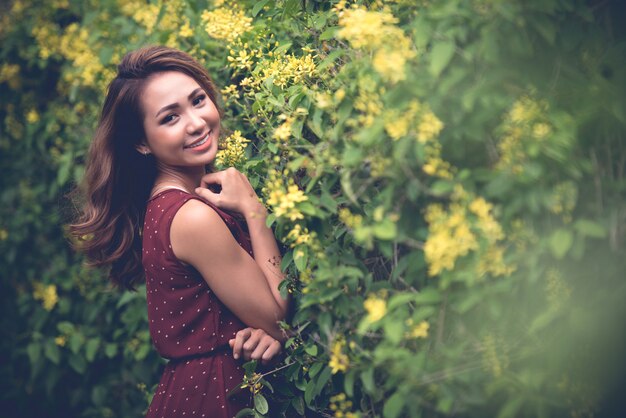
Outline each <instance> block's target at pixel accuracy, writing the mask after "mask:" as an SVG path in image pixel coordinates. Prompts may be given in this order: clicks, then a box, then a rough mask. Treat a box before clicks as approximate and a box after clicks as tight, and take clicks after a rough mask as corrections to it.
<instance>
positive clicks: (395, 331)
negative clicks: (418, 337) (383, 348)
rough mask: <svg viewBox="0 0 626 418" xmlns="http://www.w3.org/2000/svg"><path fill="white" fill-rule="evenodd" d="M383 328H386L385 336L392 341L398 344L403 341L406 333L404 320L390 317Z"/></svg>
mask: <svg viewBox="0 0 626 418" xmlns="http://www.w3.org/2000/svg"><path fill="white" fill-rule="evenodd" d="M383 328H384V329H385V336H386V337H387V338H388V339H389V341H390V342H391V343H393V344H398V343H399V342H400V341H402V337H403V335H404V324H403V323H402V321H396V320H393V319H389V320H387V321H385V324H384V326H383Z"/></svg>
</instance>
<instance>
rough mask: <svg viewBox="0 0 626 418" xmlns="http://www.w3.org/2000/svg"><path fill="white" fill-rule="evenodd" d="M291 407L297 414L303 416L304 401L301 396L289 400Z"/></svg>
mask: <svg viewBox="0 0 626 418" xmlns="http://www.w3.org/2000/svg"><path fill="white" fill-rule="evenodd" d="M291 406H293V409H295V410H296V412H297V413H298V414H300V415H304V400H303V399H302V396H298V397H297V398H293V399H292V400H291Z"/></svg>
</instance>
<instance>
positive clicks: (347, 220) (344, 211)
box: [339, 208, 363, 229]
mask: <svg viewBox="0 0 626 418" xmlns="http://www.w3.org/2000/svg"><path fill="white" fill-rule="evenodd" d="M339 220H340V221H341V222H343V223H344V224H345V225H346V226H347V227H348V228H350V229H355V228H358V227H359V226H361V225H362V224H363V216H361V215H359V214H356V215H355V214H353V213H352V212H351V211H350V209H348V208H341V209H339Z"/></svg>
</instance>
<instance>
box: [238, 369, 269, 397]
mask: <svg viewBox="0 0 626 418" xmlns="http://www.w3.org/2000/svg"><path fill="white" fill-rule="evenodd" d="M262 379H263V375H261V374H260V373H252V375H251V376H248V375H247V374H246V375H245V376H244V377H243V383H242V384H241V385H240V387H241V388H242V389H245V388H249V390H250V392H251V393H252V394H253V395H256V394H257V393H259V392H260V391H261V389H262V388H263V383H262V382H261V380H262Z"/></svg>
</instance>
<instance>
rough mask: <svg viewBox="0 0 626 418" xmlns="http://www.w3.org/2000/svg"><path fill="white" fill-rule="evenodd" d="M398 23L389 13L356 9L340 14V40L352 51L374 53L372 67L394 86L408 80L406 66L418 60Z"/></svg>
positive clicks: (341, 11) (355, 7) (340, 12)
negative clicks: (347, 44) (352, 49)
mask: <svg viewBox="0 0 626 418" xmlns="http://www.w3.org/2000/svg"><path fill="white" fill-rule="evenodd" d="M397 22H398V20H397V19H396V18H395V17H394V16H393V15H392V14H391V13H390V12H388V11H386V10H383V11H370V10H367V9H366V8H365V7H363V6H357V5H354V6H353V7H352V8H350V9H345V10H343V9H342V10H340V11H339V26H340V27H341V29H340V30H339V32H338V33H337V36H338V37H339V38H343V39H346V40H347V41H348V42H349V43H350V46H352V47H353V48H362V49H365V50H368V51H371V52H373V54H374V57H373V60H372V64H373V66H374V69H375V70H376V72H378V74H379V75H380V76H381V77H382V78H383V79H384V80H385V81H388V82H390V83H391V84H395V83H397V82H398V81H401V80H404V79H405V78H406V73H405V71H404V67H405V64H406V62H407V61H408V60H409V59H411V58H413V57H414V56H415V51H414V50H413V49H412V47H411V41H410V39H409V38H407V37H406V36H405V35H404V33H403V31H402V29H400V28H398V27H397V26H396V25H395V24H396V23H397Z"/></svg>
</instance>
